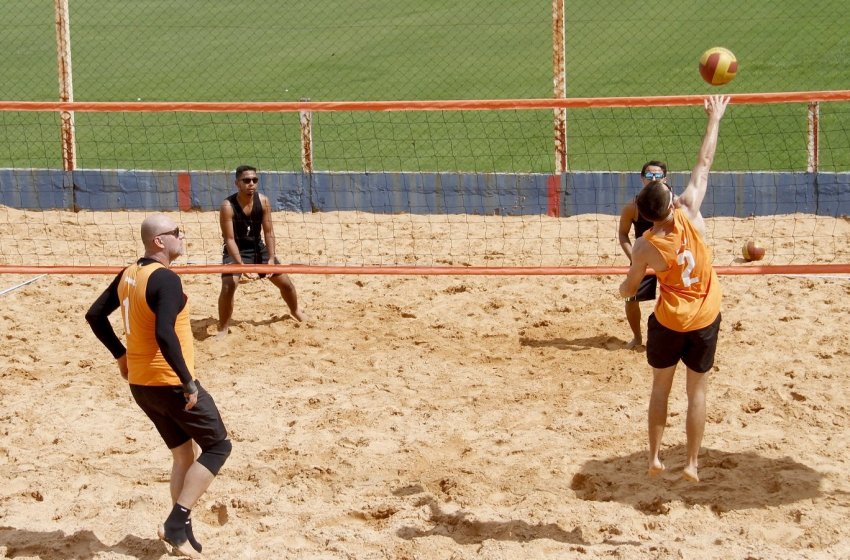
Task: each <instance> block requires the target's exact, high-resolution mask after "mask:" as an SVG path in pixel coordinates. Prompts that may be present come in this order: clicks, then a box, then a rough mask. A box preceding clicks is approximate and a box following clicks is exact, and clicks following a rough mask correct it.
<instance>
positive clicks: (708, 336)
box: [646, 313, 720, 373]
mask: <svg viewBox="0 0 850 560" xmlns="http://www.w3.org/2000/svg"><path fill="white" fill-rule="evenodd" d="M719 333H720V313H718V314H717V319H715V320H714V322H713V323H712V324H710V325H708V326H707V327H703V328H701V329H697V330H695V331H690V332H678V331H674V330H671V329H668V328H667V327H665V326H664V325H662V324H661V323H659V322H658V319H656V318H655V313H653V314H652V315H650V316H649V321H648V329H647V337H646V338H647V340H646V361H647V362H649V365H650V366H652V367H654V368H657V369H663V368H668V367H670V366H674V365H676V364H678V363H679V360H682V362H684V364H685V365H686V366H688V367H689V368H691V369H692V370H694V371H695V372H697V373H705V372H707V371H708V370H710V369H711V366H713V365H714V354H715V352H716V351H717V335H718V334H719Z"/></svg>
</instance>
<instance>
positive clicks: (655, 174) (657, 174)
mask: <svg viewBox="0 0 850 560" xmlns="http://www.w3.org/2000/svg"><path fill="white" fill-rule="evenodd" d="M643 176H644V177H646V178H647V179H654V180H656V181H657V180H659V179H663V178H664V172H663V171H647V172H646V173H644V174H643Z"/></svg>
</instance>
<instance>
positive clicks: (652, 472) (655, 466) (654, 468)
mask: <svg viewBox="0 0 850 560" xmlns="http://www.w3.org/2000/svg"><path fill="white" fill-rule="evenodd" d="M666 469H667V467H665V466H664V463H662V462H661V461H659V460H658V459H655V460H653V461H651V462H650V463H649V468H648V469H647V470H646V474H648V475H649V476H651V477H656V476H658V475H660V474H661V473H663V472H664V471H665V470H666Z"/></svg>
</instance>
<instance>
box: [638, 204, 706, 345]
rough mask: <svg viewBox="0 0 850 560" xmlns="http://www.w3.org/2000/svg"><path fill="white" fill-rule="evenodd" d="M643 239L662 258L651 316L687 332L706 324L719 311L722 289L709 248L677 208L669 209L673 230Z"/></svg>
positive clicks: (664, 323)
mask: <svg viewBox="0 0 850 560" xmlns="http://www.w3.org/2000/svg"><path fill="white" fill-rule="evenodd" d="M643 238H644V239H646V240H647V241H648V242H649V243H651V244H652V245H653V246H654V247H655V248H656V249H658V251H659V252H660V253H661V255H662V257H664V262H666V263H667V267H668V268H667V270H665V271H663V272H656V276H657V278H658V283H659V284H660V286H661V294H660V296H659V298H658V302H657V303H656V304H655V318H656V319H658V322H659V323H661V324H662V325H664V326H665V327H667V328H668V329H671V330H674V331H678V332H689V331H695V330H697V329H701V328H703V327H707V326H709V325H710V324H712V323H713V322H714V320H715V319H717V315H718V314H719V313H720V300H721V298H722V292H721V289H720V282H719V281H718V280H717V273H716V272H715V271H714V268H713V267H712V266H711V259H712V254H711V249H710V248H709V247H708V245H706V243H705V241H704V240H703V238H702V235H701V234H700V233H699V231H697V229H696V228H695V227H694V226H693V224H692V223H691V222H690V220H688V217H687V216H686V215H685V213H684V212H683V211H682V210H681V209H676V210H674V212H673V230H672V231H671V232H670V233H668V234H667V235H659V234H655V233H653V232H652V230H651V229H650V230H648V231H646V232H645V233H644V234H643Z"/></svg>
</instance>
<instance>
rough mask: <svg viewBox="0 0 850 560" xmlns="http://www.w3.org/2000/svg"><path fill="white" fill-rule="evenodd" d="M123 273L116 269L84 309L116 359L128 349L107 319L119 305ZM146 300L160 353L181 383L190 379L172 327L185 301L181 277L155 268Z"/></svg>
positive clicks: (143, 261) (143, 262)
mask: <svg viewBox="0 0 850 560" xmlns="http://www.w3.org/2000/svg"><path fill="white" fill-rule="evenodd" d="M155 262H156V261H154V260H153V259H148V258H144V257H143V258H141V259H139V261H138V263H139V264H140V265H141V266H146V265H149V264H152V263H155ZM123 274H124V271H123V270H122V271H121V272H119V273H118V275H117V276H116V277H115V278H114V279H113V280H112V283H111V284H109V287H108V288H106V290H104V292H103V293H102V294H100V297H98V298H97V300H95V302H94V303H93V304H92V306H91V307H90V308H89V310H88V312H86V321H88V323H89V326H91V330H92V331H93V332H94V334H95V336H96V337H97V338H98V340H100V341H101V342H102V343H103V345H104V346H106V348H107V349H108V350H109V352H110V353H112V356H113V357H114V358H115V359H118V358H120V357H121V356H123V355H124V354H126V353H127V349H126V348H125V347H124V344H123V343H122V342H121V339H119V338H118V335H116V334H115V330H114V329H113V328H112V324H111V323H110V322H109V315H111V314H112V312H113V311H115V310H116V309H118V308H119V307H120V305H121V302H120V301H119V298H118V283H119V282H120V281H121V276H122V275H123ZM145 301H146V302H147V304H148V307H150V308H151V310H152V311H153V313H154V315H155V316H156V322H155V333H154V336H155V337H156V342H157V344H158V345H159V349H160V351H161V352H162V357H163V358H165V361H166V362H167V363H168V365H169V366H171V369H172V370H174V373H176V374H177V377H179V378H180V382H181V383H183V384H186V383H188V382H190V381H191V380H192V374H191V373H189V368H188V367H187V366H186V360H185V359H184V358H183V350H182V348H181V346H180V339H179V338H177V332H176V331H175V330H174V324H175V323H176V321H177V314H178V313H180V311H182V310H183V307H184V306H185V305H186V296H185V295H184V294H183V283H182V282H181V281H180V277H179V276H177V274H176V273H175V272H174V271H173V270H170V269H168V268H160V269H159V270H156V271H154V272H153V274H151V275H150V278H149V279H148V285H147V289H146V290H145Z"/></svg>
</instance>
